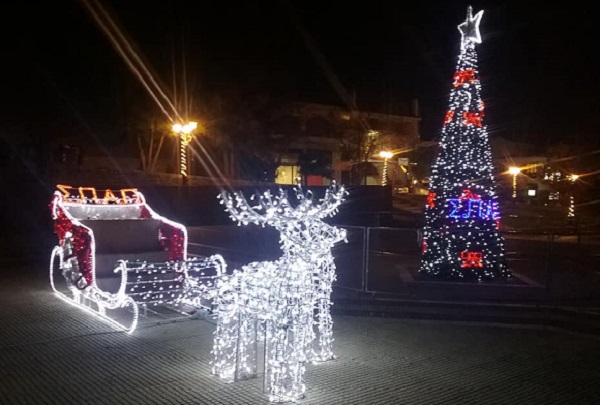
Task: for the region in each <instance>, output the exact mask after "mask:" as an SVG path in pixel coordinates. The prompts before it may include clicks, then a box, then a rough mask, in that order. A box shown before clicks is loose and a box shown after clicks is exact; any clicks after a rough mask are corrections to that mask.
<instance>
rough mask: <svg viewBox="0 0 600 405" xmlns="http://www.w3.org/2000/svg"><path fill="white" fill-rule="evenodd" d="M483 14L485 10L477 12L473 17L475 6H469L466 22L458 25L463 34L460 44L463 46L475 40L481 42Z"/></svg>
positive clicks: (476, 42)
mask: <svg viewBox="0 0 600 405" xmlns="http://www.w3.org/2000/svg"><path fill="white" fill-rule="evenodd" d="M481 16H483V10H481V11H480V12H478V13H477V14H475V17H473V7H471V6H469V7H467V19H466V20H465V22H464V23H462V24H460V25H459V26H458V30H459V31H460V33H461V35H462V40H461V42H460V44H461V46H462V47H463V48H464V47H465V45H467V44H468V43H469V42H473V43H474V44H480V43H481V34H480V33H479V23H480V22H481Z"/></svg>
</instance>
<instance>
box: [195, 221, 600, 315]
mask: <svg viewBox="0 0 600 405" xmlns="http://www.w3.org/2000/svg"><path fill="white" fill-rule="evenodd" d="M343 227H344V228H345V229H346V230H347V232H348V242H347V243H340V244H338V245H336V247H335V248H334V250H333V255H334V257H335V262H336V266H337V282H336V286H337V288H339V289H345V290H352V291H357V292H362V293H371V294H385V295H389V296H392V297H398V298H402V299H415V300H417V299H418V300H433V301H440V300H463V301H489V302H492V301H494V302H497V301H503V302H507V301H511V302H532V301H535V302H546V303H551V302H552V303H559V302H560V303H577V304H586V303H595V302H596V301H598V302H600V233H598V232H594V233H584V232H571V233H569V234H565V233H559V232H553V231H543V230H537V231H536V232H526V231H510V232H503V233H502V234H503V236H504V238H505V241H506V258H507V264H508V267H509V270H510V271H511V273H512V277H510V278H509V279H507V280H501V281H493V282H485V281H483V282H476V281H473V282H469V281H436V280H433V279H430V278H426V277H425V276H424V275H422V274H420V273H419V271H418V269H419V265H420V262H421V246H422V245H421V237H422V230H421V229H416V228H388V227H362V226H343ZM189 233H190V253H191V254H199V255H208V254H214V253H220V254H222V255H223V257H224V258H225V260H226V261H227V262H228V265H229V270H232V268H236V267H239V266H241V265H242V264H245V263H248V262H250V261H255V260H256V261H260V260H273V259H275V258H277V257H278V256H279V255H280V251H279V247H278V237H279V235H278V233H277V232H275V231H274V230H272V229H269V228H258V227H256V228H253V227H237V226H218V227H210V226H208V227H193V228H191V229H190V231H189Z"/></svg>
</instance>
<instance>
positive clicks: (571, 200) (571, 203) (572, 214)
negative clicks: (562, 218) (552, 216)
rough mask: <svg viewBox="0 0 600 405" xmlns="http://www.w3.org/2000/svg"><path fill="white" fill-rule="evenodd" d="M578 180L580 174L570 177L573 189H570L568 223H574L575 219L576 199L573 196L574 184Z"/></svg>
mask: <svg viewBox="0 0 600 405" xmlns="http://www.w3.org/2000/svg"><path fill="white" fill-rule="evenodd" d="M578 178H579V175H578V174H572V175H570V176H569V180H571V184H570V186H571V187H569V210H568V211H567V220H568V221H573V220H574V219H575V197H574V196H573V183H575V182H576V181H577V179H578Z"/></svg>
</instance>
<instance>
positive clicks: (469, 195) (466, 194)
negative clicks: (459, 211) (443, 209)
mask: <svg viewBox="0 0 600 405" xmlns="http://www.w3.org/2000/svg"><path fill="white" fill-rule="evenodd" d="M458 198H459V199H461V200H481V196H480V195H479V194H475V193H474V192H472V191H471V190H468V189H466V190H463V191H462V193H461V195H460V197H458Z"/></svg>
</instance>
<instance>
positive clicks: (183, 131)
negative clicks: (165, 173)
mask: <svg viewBox="0 0 600 405" xmlns="http://www.w3.org/2000/svg"><path fill="white" fill-rule="evenodd" d="M197 127H198V123H197V122H193V121H192V122H188V123H186V124H183V125H182V124H174V125H173V132H174V133H175V134H176V135H178V136H179V173H180V174H181V184H183V185H185V184H187V176H188V170H187V169H188V167H187V146H188V144H189V143H190V142H191V141H192V139H193V137H194V136H193V135H192V131H193V130H194V129H196V128H197Z"/></svg>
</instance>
